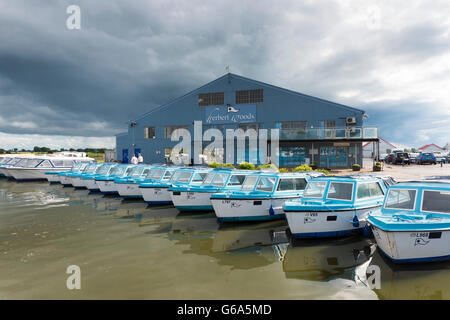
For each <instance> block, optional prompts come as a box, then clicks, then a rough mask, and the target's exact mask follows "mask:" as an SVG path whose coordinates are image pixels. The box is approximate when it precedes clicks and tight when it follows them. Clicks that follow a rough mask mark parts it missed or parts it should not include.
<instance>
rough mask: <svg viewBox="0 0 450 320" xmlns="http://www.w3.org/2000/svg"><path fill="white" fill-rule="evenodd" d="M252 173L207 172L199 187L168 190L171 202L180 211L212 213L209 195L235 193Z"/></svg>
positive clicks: (227, 169)
mask: <svg viewBox="0 0 450 320" xmlns="http://www.w3.org/2000/svg"><path fill="white" fill-rule="evenodd" d="M251 172H252V171H249V170H234V169H231V168H217V169H214V170H213V171H211V172H209V173H208V175H207V176H206V178H205V180H204V181H203V183H202V184H201V185H179V186H172V187H170V188H169V192H170V194H171V198H172V202H173V204H174V205H175V207H176V208H177V209H178V210H180V211H212V210H214V208H213V206H212V203H211V199H210V198H211V195H212V194H213V193H217V192H224V191H236V190H239V189H240V188H241V186H242V183H243V182H244V180H245V177H246V176H247V175H248V174H250V173H251Z"/></svg>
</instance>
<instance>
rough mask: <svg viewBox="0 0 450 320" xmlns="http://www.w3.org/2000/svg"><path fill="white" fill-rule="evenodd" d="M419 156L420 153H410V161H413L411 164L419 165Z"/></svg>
mask: <svg viewBox="0 0 450 320" xmlns="http://www.w3.org/2000/svg"><path fill="white" fill-rule="evenodd" d="M419 155H420V153H419V152H410V153H409V160H410V161H411V163H417V158H418V157H419Z"/></svg>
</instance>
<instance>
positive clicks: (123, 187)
mask: <svg viewBox="0 0 450 320" xmlns="http://www.w3.org/2000/svg"><path fill="white" fill-rule="evenodd" d="M116 188H117V192H118V193H119V195H120V196H121V197H124V198H135V199H142V192H141V190H140V189H139V184H137V183H116Z"/></svg>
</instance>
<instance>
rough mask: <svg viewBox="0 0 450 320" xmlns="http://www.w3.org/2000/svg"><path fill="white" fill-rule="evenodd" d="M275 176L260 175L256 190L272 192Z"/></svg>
mask: <svg viewBox="0 0 450 320" xmlns="http://www.w3.org/2000/svg"><path fill="white" fill-rule="evenodd" d="M276 181H277V178H275V177H261V178H260V179H259V181H258V185H257V186H256V189H255V190H256V191H265V192H272V191H273V188H274V187H275V182H276Z"/></svg>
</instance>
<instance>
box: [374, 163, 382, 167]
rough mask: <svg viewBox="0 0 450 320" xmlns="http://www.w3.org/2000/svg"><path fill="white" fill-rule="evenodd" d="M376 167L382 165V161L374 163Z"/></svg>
mask: <svg viewBox="0 0 450 320" xmlns="http://www.w3.org/2000/svg"><path fill="white" fill-rule="evenodd" d="M373 166H374V167H381V162H377V163H375V164H374V165H373Z"/></svg>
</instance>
